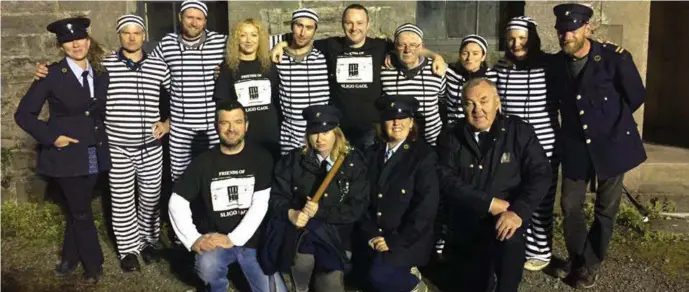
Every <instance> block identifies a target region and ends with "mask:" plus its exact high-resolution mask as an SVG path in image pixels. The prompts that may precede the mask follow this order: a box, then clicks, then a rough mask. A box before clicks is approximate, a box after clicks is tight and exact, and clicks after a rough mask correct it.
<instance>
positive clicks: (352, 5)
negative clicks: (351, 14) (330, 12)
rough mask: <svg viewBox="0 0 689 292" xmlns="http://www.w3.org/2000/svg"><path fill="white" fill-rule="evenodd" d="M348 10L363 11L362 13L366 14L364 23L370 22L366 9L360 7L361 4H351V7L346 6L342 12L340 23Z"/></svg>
mask: <svg viewBox="0 0 689 292" xmlns="http://www.w3.org/2000/svg"><path fill="white" fill-rule="evenodd" d="M349 9H357V10H363V11H364V13H366V21H368V22H370V21H371V19H370V18H369V17H368V10H367V9H366V7H364V6H363V5H361V4H351V5H349V6H347V8H345V10H344V11H342V19H341V22H342V21H344V17H345V14H347V10H349Z"/></svg>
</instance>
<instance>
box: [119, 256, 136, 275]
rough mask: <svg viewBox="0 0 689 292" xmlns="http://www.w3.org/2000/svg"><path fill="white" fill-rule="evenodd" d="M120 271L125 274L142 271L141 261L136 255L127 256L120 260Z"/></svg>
mask: <svg viewBox="0 0 689 292" xmlns="http://www.w3.org/2000/svg"><path fill="white" fill-rule="evenodd" d="M120 269H122V271H123V272H125V273H128V272H134V271H139V270H141V265H139V259H138V258H137V257H136V255H135V254H128V255H126V256H125V257H124V258H122V259H120Z"/></svg>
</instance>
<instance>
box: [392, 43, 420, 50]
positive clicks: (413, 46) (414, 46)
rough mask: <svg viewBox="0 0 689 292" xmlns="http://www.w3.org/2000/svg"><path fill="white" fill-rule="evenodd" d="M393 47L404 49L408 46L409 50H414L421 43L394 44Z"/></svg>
mask: <svg viewBox="0 0 689 292" xmlns="http://www.w3.org/2000/svg"><path fill="white" fill-rule="evenodd" d="M395 47H397V49H399V50H404V49H406V48H409V49H410V50H416V49H418V48H419V47H421V44H395Z"/></svg>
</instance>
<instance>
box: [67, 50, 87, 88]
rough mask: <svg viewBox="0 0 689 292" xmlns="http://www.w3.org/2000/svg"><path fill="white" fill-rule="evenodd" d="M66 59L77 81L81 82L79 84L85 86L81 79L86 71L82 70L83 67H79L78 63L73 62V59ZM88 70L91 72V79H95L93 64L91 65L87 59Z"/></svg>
mask: <svg viewBox="0 0 689 292" xmlns="http://www.w3.org/2000/svg"><path fill="white" fill-rule="evenodd" d="M65 59H67V65H69V69H72V72H73V73H74V76H76V77H77V80H79V83H80V84H81V85H82V86H83V85H84V84H83V83H82V82H83V81H82V79H81V73H82V72H84V69H81V67H79V65H77V62H76V61H74V60H72V58H70V57H65ZM86 70H89V78H91V79H93V68H91V63H89V60H88V59H86ZM89 81H90V80H89Z"/></svg>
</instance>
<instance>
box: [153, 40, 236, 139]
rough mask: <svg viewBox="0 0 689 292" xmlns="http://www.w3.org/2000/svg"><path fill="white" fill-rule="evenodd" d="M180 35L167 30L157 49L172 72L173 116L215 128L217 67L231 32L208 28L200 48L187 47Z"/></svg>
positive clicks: (190, 126)
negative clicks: (215, 75) (227, 33)
mask: <svg viewBox="0 0 689 292" xmlns="http://www.w3.org/2000/svg"><path fill="white" fill-rule="evenodd" d="M179 38H180V36H179V35H178V34H174V33H169V34H167V35H166V36H165V37H163V39H162V40H161V41H160V42H159V43H158V45H157V46H156V48H155V51H154V55H156V56H158V57H159V58H161V59H163V61H165V63H166V64H167V65H168V67H170V71H171V72H172V86H171V93H170V98H171V100H170V119H171V121H172V123H176V124H179V125H181V127H184V128H188V129H196V130H209V129H213V123H214V120H215V101H213V91H214V89H215V77H214V74H215V67H216V66H218V65H220V63H222V61H223V60H224V59H225V45H226V42H227V36H226V35H222V34H219V33H217V32H213V31H208V30H206V36H205V39H204V40H203V43H201V44H200V45H199V46H198V48H187V47H185V45H184V44H182V43H181V42H180V40H179Z"/></svg>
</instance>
